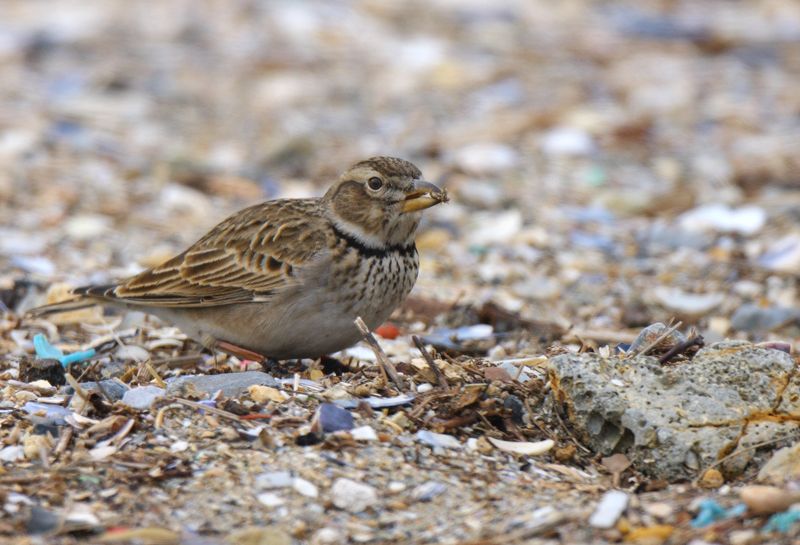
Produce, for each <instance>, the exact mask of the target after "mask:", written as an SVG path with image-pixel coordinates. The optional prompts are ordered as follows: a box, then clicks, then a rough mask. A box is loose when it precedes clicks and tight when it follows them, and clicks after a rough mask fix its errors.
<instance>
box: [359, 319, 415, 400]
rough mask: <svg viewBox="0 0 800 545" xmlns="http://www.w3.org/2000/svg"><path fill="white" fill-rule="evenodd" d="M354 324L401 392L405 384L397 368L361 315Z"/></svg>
mask: <svg viewBox="0 0 800 545" xmlns="http://www.w3.org/2000/svg"><path fill="white" fill-rule="evenodd" d="M355 324H356V327H357V328H358V330H359V331H360V332H361V334H362V335H364V340H365V341H367V344H368V345H369V347H370V348H372V351H373V352H375V357H376V358H378V362H379V363H380V364H381V367H382V368H383V370H384V371H385V372H386V374H387V375H389V378H390V379H392V382H394V384H395V386H397V387H398V388H399V389H400V391H401V392H402V391H405V389H406V386H405V383H404V382H403V379H402V378H400V375H399V374H398V373H397V369H396V368H395V366H394V365H392V362H390V361H389V358H388V357H386V353H385V352H384V351H383V348H381V345H380V344H378V341H377V339H375V336H374V335H373V334H372V333H370V331H369V328H368V327H367V324H365V323H364V320H362V319H361V316H359V317H358V318H356V319H355Z"/></svg>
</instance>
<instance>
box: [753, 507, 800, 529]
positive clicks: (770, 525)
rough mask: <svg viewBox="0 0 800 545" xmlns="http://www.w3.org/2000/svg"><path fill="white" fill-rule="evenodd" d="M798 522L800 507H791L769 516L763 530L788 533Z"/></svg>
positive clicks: (799, 520)
mask: <svg viewBox="0 0 800 545" xmlns="http://www.w3.org/2000/svg"><path fill="white" fill-rule="evenodd" d="M798 522H800V509H790V510H788V511H784V512H783V513H775V514H774V515H772V516H771V517H769V520H768V521H767V523H766V524H765V525H764V527H763V528H762V529H761V531H762V532H781V533H782V534H788V533H789V530H791V529H792V526H793V525H794V524H796V523H798Z"/></svg>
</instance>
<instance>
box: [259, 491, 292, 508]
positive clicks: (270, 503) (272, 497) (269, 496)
mask: <svg viewBox="0 0 800 545" xmlns="http://www.w3.org/2000/svg"><path fill="white" fill-rule="evenodd" d="M256 499H257V500H258V502H259V503H260V504H261V505H264V506H266V507H279V506H281V505H283V504H284V503H286V501H285V500H284V499H283V498H281V497H280V496H278V495H277V494H273V493H272V492H262V493H261V494H259V495H257V496H256Z"/></svg>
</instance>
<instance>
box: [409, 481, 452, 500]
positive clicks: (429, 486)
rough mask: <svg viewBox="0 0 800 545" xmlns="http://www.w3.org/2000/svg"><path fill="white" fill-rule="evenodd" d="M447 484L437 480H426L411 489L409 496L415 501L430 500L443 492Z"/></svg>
mask: <svg viewBox="0 0 800 545" xmlns="http://www.w3.org/2000/svg"><path fill="white" fill-rule="evenodd" d="M446 490H447V485H446V484H444V483H440V482H438V481H427V482H425V483H422V484H421V485H419V486H418V487H416V488H414V490H412V491H411V497H412V498H414V499H415V500H417V501H431V500H432V499H433V498H435V497H436V496H439V495H440V494H444V492H445V491H446Z"/></svg>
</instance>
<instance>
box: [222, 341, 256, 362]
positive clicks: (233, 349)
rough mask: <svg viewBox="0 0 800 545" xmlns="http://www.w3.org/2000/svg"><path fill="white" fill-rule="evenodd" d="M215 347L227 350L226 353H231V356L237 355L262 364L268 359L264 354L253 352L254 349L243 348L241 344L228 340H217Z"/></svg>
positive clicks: (223, 350)
mask: <svg viewBox="0 0 800 545" xmlns="http://www.w3.org/2000/svg"><path fill="white" fill-rule="evenodd" d="M214 348H215V349H217V350H220V351H222V352H225V353H226V354H230V355H231V356H236V357H237V358H239V359H242V360H250V361H254V362H256V363H260V364H263V363H264V362H265V361H266V360H267V358H265V357H264V355H263V354H259V353H258V352H253V351H252V350H248V349H247V348H242V347H241V346H236V345H235V344H233V343H229V342H227V341H215V342H214Z"/></svg>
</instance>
